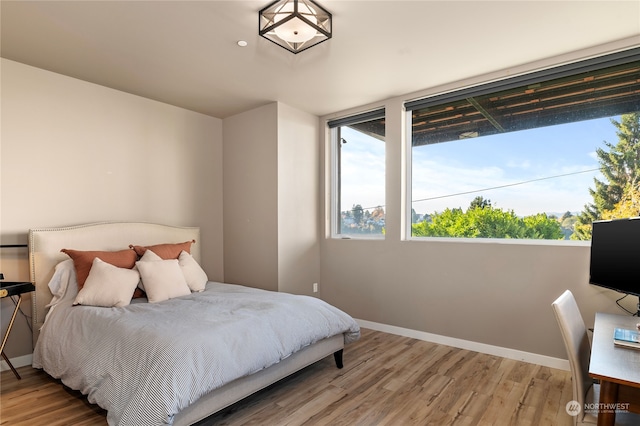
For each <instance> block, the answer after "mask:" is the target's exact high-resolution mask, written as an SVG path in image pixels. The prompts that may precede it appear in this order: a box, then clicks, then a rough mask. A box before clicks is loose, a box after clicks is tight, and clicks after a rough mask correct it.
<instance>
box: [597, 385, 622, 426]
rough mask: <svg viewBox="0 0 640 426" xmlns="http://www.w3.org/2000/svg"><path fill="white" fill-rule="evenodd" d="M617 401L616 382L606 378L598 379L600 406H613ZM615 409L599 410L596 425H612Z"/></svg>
mask: <svg viewBox="0 0 640 426" xmlns="http://www.w3.org/2000/svg"><path fill="white" fill-rule="evenodd" d="M616 402H618V384H617V383H613V382H609V381H606V380H601V381H600V407H613V406H614V404H615V403H616ZM615 423H616V412H615V410H606V409H603V410H599V411H598V426H614V425H615Z"/></svg>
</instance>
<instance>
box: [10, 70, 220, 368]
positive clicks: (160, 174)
mask: <svg viewBox="0 0 640 426" xmlns="http://www.w3.org/2000/svg"><path fill="white" fill-rule="evenodd" d="M1 79H2V80H1V91H2V92H1V93H2V105H1V106H2V110H1V119H2V133H1V136H2V140H1V143H2V145H1V154H2V155H1V167H2V168H1V175H0V176H1V187H0V188H1V191H2V192H1V203H2V204H1V206H0V235H1V237H2V243H3V244H16V243H22V244H26V242H27V232H28V230H29V229H30V228H35V227H46V226H64V225H74V224H80V223H87V222H97V221H144V222H156V223H166V224H172V225H178V226H200V228H201V235H202V236H201V240H202V241H200V242H198V243H199V244H202V247H201V252H202V255H203V256H202V266H203V268H204V269H205V270H206V271H207V273H208V275H209V277H210V278H211V279H216V280H222V279H223V277H224V270H223V254H222V253H223V239H222V121H221V120H219V119H217V118H213V117H209V116H205V115H202V114H199V113H195V112H192V111H187V110H185V109H181V108H177V107H173V106H170V105H167V104H163V103H160V102H156V101H151V100H148V99H145V98H141V97H138V96H134V95H130V94H126V93H123V92H119V91H117V90H112V89H108V88H105V87H102V86H98V85H95V84H91V83H87V82H84V81H80V80H77V79H73V78H70V77H66V76H62V75H60V74H55V73H52V72H48V71H45V70H42V69H38V68H34V67H30V66H26V65H23V64H20V63H17V62H13V61H9V60H6V59H2V62H1ZM132 243H133V242H132ZM26 253H27V252H26V250H24V251H22V252H20V251H19V250H18V251H13V250H10V251H8V252H7V253H5V252H4V251H3V253H1V254H2V256H0V259H1V260H2V264H0V268H1V270H2V272H4V273H5V277H6V279H7V280H9V281H14V280H28V279H29V273H28V265H27V255H26ZM12 306H13V305H12V304H11V302H10V301H9V300H7V299H3V301H2V324H3V326H4V325H5V324H7V323H8V319H7V316H10V313H11V311H12V309H13V308H12ZM23 306H24V310H25V311H26V312H27V313H28V312H29V311H30V309H29V307H30V303H29V300H27V301H26V303H25V304H24V305H23ZM6 352H7V354H8V355H9V356H10V357H13V356H19V355H23V354H26V353H31V338H30V332H29V330H28V328H27V326H26V321H23V320H21V319H19V320H17V322H16V327H15V328H14V330H13V332H12V334H11V340H10V341H9V342H8V343H7V349H6Z"/></svg>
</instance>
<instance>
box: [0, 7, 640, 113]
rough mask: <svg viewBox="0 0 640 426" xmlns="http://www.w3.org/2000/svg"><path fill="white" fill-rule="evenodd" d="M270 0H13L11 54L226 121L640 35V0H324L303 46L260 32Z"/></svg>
mask: <svg viewBox="0 0 640 426" xmlns="http://www.w3.org/2000/svg"><path fill="white" fill-rule="evenodd" d="M268 3H269V0H265V1H243V0H236V1H97V2H94V1H6V0H2V1H1V3H0V7H1V9H0V17H1V23H0V24H1V28H0V29H1V50H0V52H1V55H2V57H3V58H6V59H10V60H14V61H18V62H22V63H25V64H28V65H32V66H35V67H39V68H43V69H46V70H50V71H53V72H57V73H60V74H64V75H68V76H71V77H75V78H78V79H81V80H86V81H89V82H92V83H96V84H100V85H103V86H107V87H111V88H114V89H118V90H122V91H124V92H128V93H132V94H136V95H139V96H143V97H146V98H150V99H155V100H158V101H161V102H165V103H168V104H172V105H176V106H180V107H183V108H186V109H190V110H193V111H198V112H201V113H203V114H207V115H210V116H214V117H218V118H225V117H228V116H231V115H234V114H237V113H240V112H243V111H246V110H249V109H252V108H255V107H258V106H261V105H265V104H268V103H271V102H274V101H279V102H282V103H285V104H287V105H289V106H292V107H295V108H298V109H301V110H303V111H307V112H309V113H312V114H315V115H318V116H322V115H326V114H330V113H334V112H338V111H342V110H346V109H349V108H354V107H357V106H360V105H366V104H369V103H372V102H376V101H380V100H383V99H387V98H391V97H395V96H400V95H404V94H409V93H413V92H416V91H420V90H424V89H428V88H430V87H435V86H439V85H442V84H446V83H450V82H454V81H458V80H463V79H466V78H472V77H474V76H479V75H482V74H486V73H490V72H495V71H500V70H505V72H506V73H508V70H509V69H510V68H513V67H516V66H519V65H522V64H526V63H528V62H532V61H535V60H540V59H544V58H549V57H553V56H556V55H561V54H563V53H567V52H572V51H576V50H579V49H583V48H587V47H591V46H596V45H599V44H603V43H607V42H612V41H616V40H621V39H625V38H629V37H637V38H638V43H639V44H640V0H631V1H629V0H626V1H517V0H511V1H504V0H503V1H480V0H475V1H455V0H449V1H363V0H360V1H338V0H319V3H320V4H322V6H324V7H325V8H326V9H328V10H329V11H330V12H331V13H332V14H333V19H334V20H333V32H334V34H333V38H332V39H330V40H328V41H326V42H324V43H321V44H319V45H317V46H314V47H312V48H311V49H309V50H306V51H304V52H301V53H299V54H297V55H294V54H292V53H290V52H288V51H286V50H285V49H283V48H281V47H278V46H276V45H275V44H273V43H271V42H270V41H268V40H265V39H263V38H262V37H259V36H258V11H259V10H260V9H261V8H263V7H264V6H266V5H267V4H268ZM238 40H245V41H247V42H248V46H247V47H239V46H238V45H237V41H238Z"/></svg>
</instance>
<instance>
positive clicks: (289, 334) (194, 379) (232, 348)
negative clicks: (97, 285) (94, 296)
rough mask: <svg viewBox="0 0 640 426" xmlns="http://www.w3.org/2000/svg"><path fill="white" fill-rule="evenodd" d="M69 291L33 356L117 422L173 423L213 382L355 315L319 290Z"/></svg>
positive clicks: (354, 332) (283, 353)
mask: <svg viewBox="0 0 640 426" xmlns="http://www.w3.org/2000/svg"><path fill="white" fill-rule="evenodd" d="M71 302H72V300H63V301H62V302H60V303H59V304H58V305H56V307H55V309H53V310H52V311H51V312H50V314H49V316H48V317H47V320H46V322H45V325H44V326H43V328H42V331H41V334H40V337H39V339H38V342H37V345H36V348H35V350H34V355H33V366H34V367H36V368H42V369H44V370H45V371H46V372H47V373H49V374H50V375H51V376H53V377H55V378H59V379H61V380H62V382H63V383H64V384H65V385H67V386H69V387H70V388H72V389H77V390H80V391H81V392H82V393H83V394H85V395H87V397H88V399H89V401H90V402H92V403H95V404H98V405H99V406H101V407H103V408H105V409H106V410H107V411H108V414H107V421H108V423H109V424H110V425H135V426H139V425H164V424H171V423H172V421H173V416H174V415H175V414H176V413H178V412H179V411H180V410H181V409H183V408H185V407H187V406H189V405H190V404H191V403H193V402H194V401H196V400H197V399H198V398H199V397H200V396H202V395H204V394H205V393H207V392H208V391H210V390H212V389H215V388H218V387H220V386H222V385H224V384H226V383H228V382H230V381H233V380H234V379H237V378H239V377H242V376H245V375H249V374H252V373H254V372H257V371H259V370H261V369H264V368H267V367H269V366H270V365H273V364H275V363H277V362H279V361H280V360H282V359H284V358H286V357H288V356H289V355H291V354H292V353H294V352H296V351H298V350H300V349H302V348H304V347H305V346H308V345H310V344H312V343H314V342H317V341H319V340H321V339H323V338H326V337H329V336H332V335H335V334H339V333H344V338H345V343H349V342H351V341H353V340H356V339H357V338H358V337H359V335H360V331H359V327H358V325H357V323H356V322H355V321H354V320H353V319H352V318H351V317H350V316H348V315H347V314H345V313H344V312H342V311H340V310H339V309H337V308H335V307H333V306H331V305H329V304H327V303H325V302H323V301H321V300H319V299H316V298H313V297H307V296H295V295H291V294H286V293H276V292H269V291H264V290H258V289H253V288H248V287H242V286H237V285H230V284H220V283H213V282H210V283H208V284H207V288H206V290H205V291H204V292H202V293H193V294H191V295H189V296H183V297H180V298H176V299H171V300H168V301H165V302H161V303H157V304H150V303H133V304H131V305H129V306H126V307H123V308H98V307H90V306H71Z"/></svg>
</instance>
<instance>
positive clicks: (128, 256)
mask: <svg viewBox="0 0 640 426" xmlns="http://www.w3.org/2000/svg"><path fill="white" fill-rule="evenodd" d="M60 251H61V252H63V253H65V254H66V255H67V256H69V257H70V258H71V259H73V266H74V267H75V269H76V277H77V279H78V290H81V289H82V287H83V286H84V282H85V281H86V280H87V277H88V276H89V271H91V265H92V264H93V259H95V258H96V257H99V258H100V260H102V261H103V262H107V263H110V264H112V265H113V266H117V267H118V268H128V269H131V268H133V267H134V266H135V264H136V260H138V255H136V252H135V251H133V250H119V251H81V250H71V249H62V250H60Z"/></svg>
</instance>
